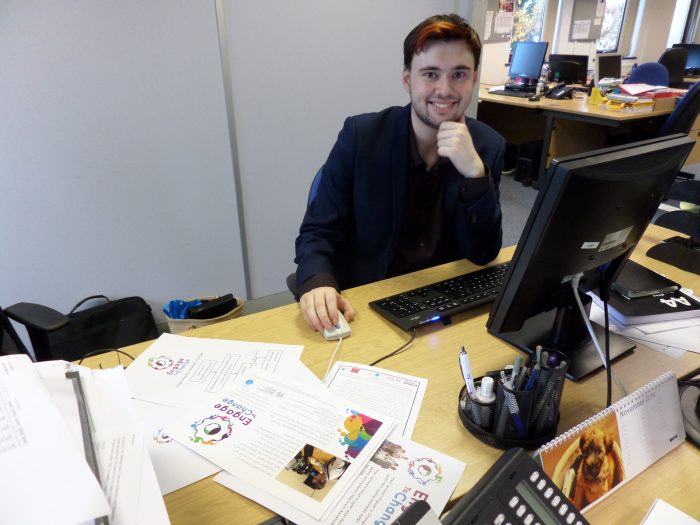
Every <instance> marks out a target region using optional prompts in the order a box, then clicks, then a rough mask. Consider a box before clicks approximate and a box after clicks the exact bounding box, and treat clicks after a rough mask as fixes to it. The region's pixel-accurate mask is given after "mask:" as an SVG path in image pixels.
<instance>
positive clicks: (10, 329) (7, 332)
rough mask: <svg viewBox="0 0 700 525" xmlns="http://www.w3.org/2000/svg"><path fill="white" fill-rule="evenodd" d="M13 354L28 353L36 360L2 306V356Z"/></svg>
mask: <svg viewBox="0 0 700 525" xmlns="http://www.w3.org/2000/svg"><path fill="white" fill-rule="evenodd" d="M12 354H26V355H28V356H29V357H30V359H32V361H33V360H34V358H33V357H32V355H31V354H30V353H29V350H27V347H26V346H25V345H24V343H23V342H22V340H21V339H20V338H19V335H17V332H16V331H15V327H14V326H12V323H11V322H10V318H9V317H7V314H5V310H3V309H2V308H0V356H3V355H12Z"/></svg>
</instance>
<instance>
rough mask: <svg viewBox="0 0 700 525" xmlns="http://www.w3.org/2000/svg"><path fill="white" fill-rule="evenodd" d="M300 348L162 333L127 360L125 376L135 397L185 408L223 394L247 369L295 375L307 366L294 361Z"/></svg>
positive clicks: (297, 360)
mask: <svg viewBox="0 0 700 525" xmlns="http://www.w3.org/2000/svg"><path fill="white" fill-rule="evenodd" d="M302 350H303V347H302V346H297V345H280V344H274V343H251V342H244V341H225V340H221V339H204V338H197V337H184V336H178V335H172V334H163V335H161V336H160V337H159V338H158V339H157V340H156V341H155V342H154V343H153V344H152V345H151V346H149V347H148V348H147V349H146V350H145V351H144V352H143V353H142V354H141V355H140V356H139V357H137V358H136V360H135V361H134V362H133V363H131V364H130V365H129V367H128V368H127V370H126V378H127V381H128V382H129V389H130V391H131V395H132V396H133V397H134V398H135V399H141V400H143V401H150V402H151V403H160V404H162V405H168V406H175V407H182V408H185V407H189V406H191V404H192V403H193V401H194V400H195V399H197V398H198V397H199V396H201V395H207V394H221V393H226V392H227V391H228V390H229V388H230V386H231V385H233V383H234V381H235V380H236V378H237V377H238V375H239V374H241V373H246V372H247V371H248V370H250V369H258V370H266V371H268V372H281V373H285V372H286V373H288V374H290V375H291V374H295V375H296V374H299V373H301V372H300V368H302V367H303V369H306V367H304V366H303V365H302V364H301V362H300V361H299V357H300V356H301V352H302ZM306 373H307V374H309V375H312V374H311V372H310V371H308V369H306ZM314 377H315V376H314Z"/></svg>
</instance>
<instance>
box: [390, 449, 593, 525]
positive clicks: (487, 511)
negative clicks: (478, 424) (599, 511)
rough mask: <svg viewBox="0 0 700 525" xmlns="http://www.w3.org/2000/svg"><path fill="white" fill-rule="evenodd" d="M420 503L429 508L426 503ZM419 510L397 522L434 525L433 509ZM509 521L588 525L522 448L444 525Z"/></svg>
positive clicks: (499, 463) (486, 477) (512, 452)
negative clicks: (431, 517)
mask: <svg viewBox="0 0 700 525" xmlns="http://www.w3.org/2000/svg"><path fill="white" fill-rule="evenodd" d="M416 503H420V504H421V505H423V506H424V507H427V504H426V502H424V501H422V500H421V501H418V502H416ZM416 503H414V504H413V505H416ZM416 510H418V509H414V510H413V512H409V511H411V507H409V508H408V509H407V510H406V512H404V514H402V515H400V516H399V517H398V518H397V520H396V522H394V523H400V524H401V525H414V524H420V525H423V523H426V524H428V523H434V521H433V522H431V521H427V520H426V518H427V516H426V512H427V513H428V514H429V513H430V509H427V510H422V511H421V512H419V513H416ZM421 519H423V520H426V521H421ZM506 522H510V523H521V524H525V523H532V524H534V523H542V524H545V525H558V524H562V525H588V522H587V521H586V519H585V518H584V517H583V515H582V514H581V513H580V512H579V511H578V510H577V509H576V507H574V505H573V504H572V503H571V501H569V499H568V498H567V497H566V496H565V495H564V493H563V492H562V491H561V490H560V489H559V487H557V485H555V484H554V483H553V482H552V480H551V479H549V478H548V477H547V475H546V474H545V473H544V471H543V470H542V467H540V464H539V463H538V462H537V461H536V460H534V459H533V458H531V457H530V455H529V454H528V453H527V452H525V450H523V449H522V448H511V449H509V450H507V451H506V452H504V453H503V454H502V455H501V457H500V458H498V460H497V461H496V463H495V464H494V465H493V466H492V467H491V468H490V469H489V470H488V471H487V472H486V473H485V474H484V475H483V476H482V478H481V479H480V480H479V481H477V482H476V485H474V486H473V487H472V489H471V490H470V491H469V492H467V493H466V494H465V495H464V496H462V498H461V499H460V500H459V501H458V502H457V503H456V504H455V506H454V507H453V508H452V510H451V511H450V512H449V513H448V514H447V516H445V517H444V518H443V520H442V524H443V525H457V524H466V523H469V524H471V523H506Z"/></svg>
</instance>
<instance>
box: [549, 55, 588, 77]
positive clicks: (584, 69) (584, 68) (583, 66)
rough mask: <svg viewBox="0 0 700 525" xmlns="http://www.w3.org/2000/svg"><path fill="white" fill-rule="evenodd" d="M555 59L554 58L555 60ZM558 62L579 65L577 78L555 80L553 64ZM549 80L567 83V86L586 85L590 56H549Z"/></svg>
mask: <svg viewBox="0 0 700 525" xmlns="http://www.w3.org/2000/svg"><path fill="white" fill-rule="evenodd" d="M553 57H554V58H553ZM557 62H567V63H576V64H577V65H578V67H577V69H576V72H577V75H576V78H573V79H569V78H566V79H563V80H561V79H559V80H557V79H555V76H554V68H553V67H552V64H553V63H557ZM548 64H549V80H551V81H555V82H565V83H567V84H585V83H586V78H587V76H588V55H570V54H565V55H562V54H558V53H552V54H551V55H549V60H548Z"/></svg>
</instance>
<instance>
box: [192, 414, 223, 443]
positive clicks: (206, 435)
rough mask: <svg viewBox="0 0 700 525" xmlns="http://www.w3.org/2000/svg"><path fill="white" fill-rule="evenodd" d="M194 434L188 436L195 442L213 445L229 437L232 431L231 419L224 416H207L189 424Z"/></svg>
mask: <svg viewBox="0 0 700 525" xmlns="http://www.w3.org/2000/svg"><path fill="white" fill-rule="evenodd" d="M190 426H191V427H192V428H193V429H194V434H193V435H192V437H191V438H190V439H191V440H192V441H194V442H195V443H202V444H203V445H214V444H216V443H219V442H221V441H223V440H224V439H226V438H227V437H229V436H230V435H231V432H233V426H232V425H231V420H230V419H229V418H228V417H226V416H218V415H216V416H209V417H205V418H204V419H202V420H200V421H195V422H194V423H192V425H190Z"/></svg>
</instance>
